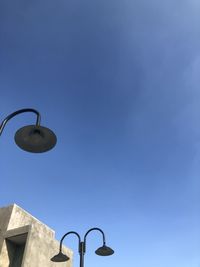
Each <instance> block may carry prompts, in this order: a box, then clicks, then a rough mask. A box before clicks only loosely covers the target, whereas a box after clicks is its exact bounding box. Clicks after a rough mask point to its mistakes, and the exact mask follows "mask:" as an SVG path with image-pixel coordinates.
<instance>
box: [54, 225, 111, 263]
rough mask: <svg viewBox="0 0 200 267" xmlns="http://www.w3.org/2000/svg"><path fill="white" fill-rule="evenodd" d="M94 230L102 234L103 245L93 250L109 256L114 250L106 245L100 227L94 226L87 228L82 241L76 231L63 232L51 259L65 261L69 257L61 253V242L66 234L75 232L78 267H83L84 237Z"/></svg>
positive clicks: (100, 254) (98, 253)
mask: <svg viewBox="0 0 200 267" xmlns="http://www.w3.org/2000/svg"><path fill="white" fill-rule="evenodd" d="M95 230H97V231H99V232H100V233H101V234H102V237H103V245H102V246H101V247H99V248H98V249H97V250H96V251H95V253H96V254H97V255H99V256H110V255H112V254H113V253H114V250H112V249H111V248H110V247H107V246H106V240H105V234H104V232H103V231H102V230H101V229H100V228H97V227H95V228H91V229H89V230H88V231H87V232H86V234H85V235H84V239H83V241H81V237H80V235H79V234H78V233H77V232H74V231H70V232H68V233H66V234H64V235H63V237H62V238H61V240H60V250H59V253H58V254H57V255H55V256H54V257H52V258H51V261H53V262H65V261H68V260H69V259H70V258H69V257H68V256H67V255H65V254H63V253H62V243H63V240H64V238H65V237H66V236H67V235H70V234H75V235H76V236H77V237H78V251H79V255H80V267H84V255H85V252H86V237H87V235H88V234H89V233H90V232H91V231H95Z"/></svg>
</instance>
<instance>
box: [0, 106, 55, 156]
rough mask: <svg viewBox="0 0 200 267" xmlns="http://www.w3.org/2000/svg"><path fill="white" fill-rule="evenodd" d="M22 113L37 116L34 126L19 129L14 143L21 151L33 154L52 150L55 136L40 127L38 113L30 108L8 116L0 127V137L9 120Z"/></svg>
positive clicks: (48, 130)
mask: <svg viewBox="0 0 200 267" xmlns="http://www.w3.org/2000/svg"><path fill="white" fill-rule="evenodd" d="M24 112H33V113H35V114H36V115H37V120H36V124H35V125H27V126H24V127H22V128H20V129H19V130H18V131H17V132H16V134H15V143H16V144H17V145H18V146H19V147H20V148H21V149H23V150H25V151H28V152H33V153H42V152H46V151H48V150H50V149H52V148H53V147H54V146H55V144H56V141H57V139H56V135H55V134H54V133H53V132H52V131H51V130H50V129H48V128H46V127H43V126H41V125H40V121H41V116H40V113H39V112H38V111H37V110H35V109H32V108H25V109H20V110H17V111H15V112H13V113H11V114H10V115H8V116H7V117H6V118H5V119H4V120H3V121H2V123H1V125H0V135H1V134H2V132H3V129H4V127H5V125H6V123H7V122H8V121H9V120H10V119H12V118H13V117H14V116H16V115H18V114H21V113H24Z"/></svg>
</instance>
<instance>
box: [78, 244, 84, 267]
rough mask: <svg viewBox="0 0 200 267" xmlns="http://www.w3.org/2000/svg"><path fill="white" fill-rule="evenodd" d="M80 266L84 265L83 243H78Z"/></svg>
mask: <svg viewBox="0 0 200 267" xmlns="http://www.w3.org/2000/svg"><path fill="white" fill-rule="evenodd" d="M79 254H80V267H84V254H85V243H84V242H80V243H79Z"/></svg>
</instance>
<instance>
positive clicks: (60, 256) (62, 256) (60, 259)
mask: <svg viewBox="0 0 200 267" xmlns="http://www.w3.org/2000/svg"><path fill="white" fill-rule="evenodd" d="M68 260H69V257H68V256H67V255H65V254H63V253H62V252H59V253H58V254H57V255H55V256H53V257H52V258H51V261H53V262H64V261H68Z"/></svg>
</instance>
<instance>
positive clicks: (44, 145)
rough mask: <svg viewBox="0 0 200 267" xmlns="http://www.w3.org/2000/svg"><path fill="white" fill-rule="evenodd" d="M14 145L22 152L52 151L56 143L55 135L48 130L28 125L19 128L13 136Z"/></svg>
mask: <svg viewBox="0 0 200 267" xmlns="http://www.w3.org/2000/svg"><path fill="white" fill-rule="evenodd" d="M15 142H16V144H17V145H18V146H19V147H20V148H21V149H23V150H25V151H28V152H33V153H42V152H46V151H48V150H50V149H52V148H53V147H54V146H55V144H56V142H57V138H56V135H55V134H54V133H53V132H52V131H51V130H50V129H48V128H46V127H42V126H36V125H28V126H24V127H22V128H20V129H19V130H18V131H17V132H16V134H15Z"/></svg>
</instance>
